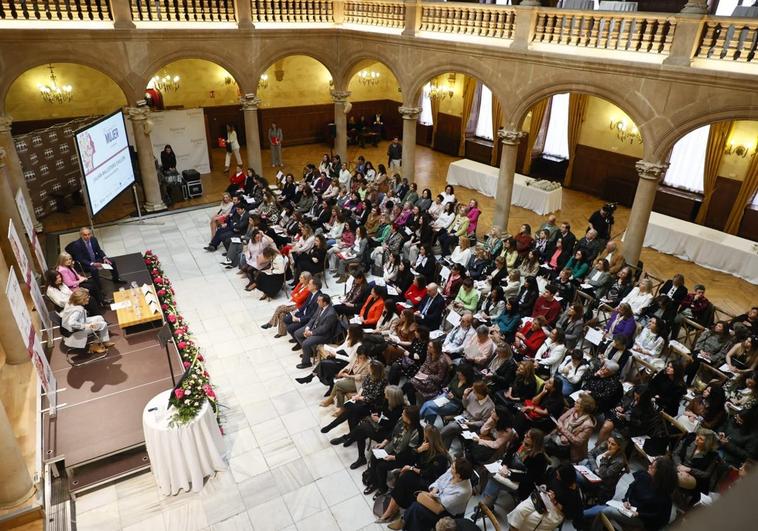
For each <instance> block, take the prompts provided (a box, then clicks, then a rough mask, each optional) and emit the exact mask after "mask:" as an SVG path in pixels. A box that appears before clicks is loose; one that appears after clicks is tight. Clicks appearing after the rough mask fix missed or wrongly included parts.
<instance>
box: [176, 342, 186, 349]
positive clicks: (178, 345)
mask: <svg viewBox="0 0 758 531" xmlns="http://www.w3.org/2000/svg"><path fill="white" fill-rule="evenodd" d="M176 346H177V347H179V350H184V349H185V348H187V342H186V341H179V343H177V345H176Z"/></svg>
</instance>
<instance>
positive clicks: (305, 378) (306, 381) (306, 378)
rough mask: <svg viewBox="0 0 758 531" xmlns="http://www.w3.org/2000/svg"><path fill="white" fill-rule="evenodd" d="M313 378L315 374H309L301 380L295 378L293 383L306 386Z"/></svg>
mask: <svg viewBox="0 0 758 531" xmlns="http://www.w3.org/2000/svg"><path fill="white" fill-rule="evenodd" d="M314 377H315V374H313V373H311V374H309V375H308V376H303V377H302V378H295V381H296V382H297V383H299V384H307V383H310V382H311V380H313V378H314Z"/></svg>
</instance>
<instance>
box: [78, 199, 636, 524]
mask: <svg viewBox="0 0 758 531" xmlns="http://www.w3.org/2000/svg"><path fill="white" fill-rule="evenodd" d="M211 210H212V209H206V210H201V211H194V212H183V213H177V214H172V215H168V216H162V217H159V218H156V219H154V220H152V221H157V222H160V223H162V225H158V226H156V225H140V224H134V223H132V224H126V225H121V226H116V227H107V228H103V229H98V230H97V231H96V235H97V236H98V238H99V241H100V244H101V245H102V246H103V248H104V249H105V250H106V251H107V252H108V253H109V254H110V255H111V256H116V255H119V254H123V253H128V252H142V251H144V250H145V249H152V250H153V251H154V252H155V253H157V255H158V257H159V258H160V259H161V262H162V263H163V265H164V268H165V271H166V274H167V275H168V277H169V278H170V279H171V280H172V282H173V283H174V286H175V289H176V292H177V300H178V304H179V307H180V310H181V312H182V313H183V314H184V316H185V317H186V318H187V320H188V321H189V323H190V325H191V329H192V330H193V331H194V333H195V335H196V339H197V342H198V344H199V345H200V346H201V348H202V349H203V352H204V354H205V357H206V359H207V366H208V370H209V372H210V373H211V377H212V380H213V382H214V384H215V385H216V387H217V391H218V395H219V400H220V402H221V403H222V404H223V406H224V411H225V423H224V429H225V432H226V436H225V441H226V446H227V458H228V462H229V469H228V470H227V471H224V472H221V473H219V474H217V475H216V476H215V477H213V478H211V479H209V480H207V482H206V485H205V487H204V488H203V490H202V491H201V492H199V493H181V494H179V495H177V496H170V497H165V496H162V495H160V494H159V492H158V489H157V487H156V484H155V481H154V480H153V476H152V475H151V474H149V473H148V474H142V475H140V476H137V477H134V478H132V479H128V480H126V481H122V482H119V483H117V484H115V485H111V486H108V487H105V488H102V489H99V490H97V491H94V492H92V493H88V494H85V495H83V496H81V497H79V498H78V499H77V500H76V509H77V527H78V529H79V530H80V531H90V530H92V531H104V530H109V531H111V530H112V531H116V530H120V529H123V530H124V531H127V530H128V531H132V530H135V531H136V530H138V531H162V530H165V531H174V530H176V531H192V530H204V529H212V530H218V531H221V530H223V531H231V530H251V529H252V530H255V531H264V530H279V529H282V530H295V529H297V530H301V531H319V530H324V531H331V530H335V531H340V530H341V531H354V530H372V529H377V530H378V529H386V527H385V526H379V525H375V524H374V523H373V522H374V519H375V517H374V515H373V514H372V510H371V509H372V506H373V502H372V500H371V497H370V496H364V495H363V494H362V490H363V485H362V483H361V472H362V470H360V469H359V470H356V471H353V470H350V469H349V468H348V465H349V464H350V463H352V462H353V461H354V460H355V458H356V450H355V447H350V448H343V447H342V446H336V447H335V446H331V445H330V444H329V442H328V439H329V438H331V437H335V436H337V435H340V434H342V433H344V430H346V425H343V426H341V427H340V429H336V430H333V431H332V433H330V434H329V435H328V436H326V435H322V434H321V433H320V432H319V427H320V426H323V425H324V424H326V423H327V422H329V420H331V418H332V417H331V410H330V409H325V408H320V407H319V406H318V402H319V400H320V399H321V396H322V394H323V392H324V387H323V386H322V385H321V384H319V383H318V382H317V381H314V382H312V383H310V384H308V385H299V384H298V383H296V382H295V381H294V377H296V376H298V375H300V374H302V373H303V372H304V371H301V370H298V369H296V368H295V365H296V364H297V363H298V360H299V358H298V356H297V354H296V353H295V352H292V351H291V348H290V347H291V345H290V344H289V343H288V342H287V339H286V338H280V339H274V337H273V336H274V333H275V331H273V330H262V329H260V327H259V325H261V324H263V323H265V322H266V321H267V320H268V319H269V317H270V315H271V313H272V311H273V309H274V308H275V307H276V306H277V305H278V304H279V303H282V302H283V301H284V299H283V296H280V299H279V300H278V301H277V300H275V301H272V302H261V301H260V300H259V297H260V293H258V292H252V293H248V292H245V291H244V290H243V289H242V287H243V285H244V282H243V281H242V280H241V279H240V277H238V276H237V275H236V274H235V271H234V270H232V271H227V270H225V269H224V268H223V267H221V266H220V265H219V262H220V261H221V259H222V256H221V253H220V252H217V253H215V254H211V253H207V252H206V251H204V250H203V246H204V245H206V242H207V239H208V219H209V215H210V212H211ZM329 285H330V289H329V290H327V291H329V292H331V293H335V292H337V291H338V290H340V289H341V287H342V285H339V284H335V283H334V282H333V281H331V282H330V283H329ZM621 488H622V487H620V488H619V490H621ZM472 503H473V501H472Z"/></svg>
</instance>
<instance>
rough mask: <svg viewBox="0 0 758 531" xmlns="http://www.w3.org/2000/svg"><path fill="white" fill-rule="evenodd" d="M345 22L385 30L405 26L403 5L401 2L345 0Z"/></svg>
mask: <svg viewBox="0 0 758 531" xmlns="http://www.w3.org/2000/svg"><path fill="white" fill-rule="evenodd" d="M345 22H347V23H348V24H363V25H367V26H382V27H385V28H402V27H404V26H405V4H404V3H403V2H402V1H394V2H393V1H384V0H361V1H355V0H347V1H346V2H345Z"/></svg>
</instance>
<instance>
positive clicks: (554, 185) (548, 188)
mask: <svg viewBox="0 0 758 531" xmlns="http://www.w3.org/2000/svg"><path fill="white" fill-rule="evenodd" d="M526 185H527V186H531V187H532V188H536V189H538V190H543V191H545V192H552V191H553V190H557V189H559V188H560V187H561V183H559V182H556V181H548V180H545V179H533V178H529V177H527V180H526Z"/></svg>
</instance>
